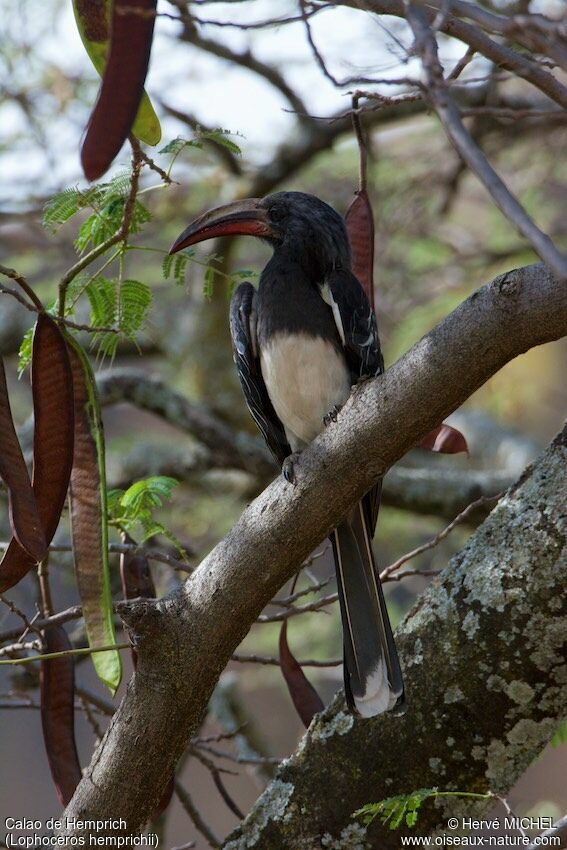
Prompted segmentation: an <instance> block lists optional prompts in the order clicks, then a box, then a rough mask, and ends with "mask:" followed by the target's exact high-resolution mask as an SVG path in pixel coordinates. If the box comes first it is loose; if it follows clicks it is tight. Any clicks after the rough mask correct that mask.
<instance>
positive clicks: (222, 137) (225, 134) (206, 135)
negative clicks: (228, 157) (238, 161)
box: [199, 127, 242, 156]
mask: <svg viewBox="0 0 567 850" xmlns="http://www.w3.org/2000/svg"><path fill="white" fill-rule="evenodd" d="M237 135H238V133H233V132H232V131H231V130H226V129H225V128H224V127H215V129H214V130H199V138H201V139H207V140H208V141H210V142H215V143H216V144H217V145H221V146H222V147H223V148H226V149H227V150H229V151H230V152H231V153H232V154H235V156H241V155H242V150H241V149H240V147H239V146H238V145H237V144H236V142H233V141H232V139H230V138H229V136H237Z"/></svg>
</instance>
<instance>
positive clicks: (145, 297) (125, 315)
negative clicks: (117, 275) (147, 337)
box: [118, 280, 152, 337]
mask: <svg viewBox="0 0 567 850" xmlns="http://www.w3.org/2000/svg"><path fill="white" fill-rule="evenodd" d="M151 303H152V291H151V289H150V287H149V286H147V284H145V283H141V282H140V281H139V280H124V281H123V282H122V284H121V286H120V296H119V313H118V315H119V321H118V326H119V329H120V330H121V331H122V333H124V334H126V336H128V337H133V336H134V335H135V334H136V333H137V332H138V331H139V330H141V329H142V328H143V326H144V324H145V321H146V318H147V315H148V310H149V309H150V306H151Z"/></svg>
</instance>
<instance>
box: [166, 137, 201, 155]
mask: <svg viewBox="0 0 567 850" xmlns="http://www.w3.org/2000/svg"><path fill="white" fill-rule="evenodd" d="M183 148H199V150H202V148H203V145H202V143H201V142H199V141H198V140H197V139H184V138H183V137H182V136H177V138H176V139H172V141H171V142H168V143H167V145H165V147H163V148H162V149H161V150H160V153H163V154H173V155H174V156H177V155H178V154H180V153H181V151H182V150H183Z"/></svg>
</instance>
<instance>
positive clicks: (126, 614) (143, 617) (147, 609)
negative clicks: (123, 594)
mask: <svg viewBox="0 0 567 850" xmlns="http://www.w3.org/2000/svg"><path fill="white" fill-rule="evenodd" d="M116 611H117V612H118V614H119V616H120V617H121V619H122V621H123V623H124V625H125V626H126V629H127V631H128V633H129V635H130V638H131V640H132V642H133V643H134V646H136V645H137V643H138V640H139V638H141V637H151V636H152V635H154V634H155V633H156V631H157V630H158V629H161V628H162V622H161V621H162V619H163V614H162V611H161V610H160V606H159V604H158V601H157V600H156V599H143V598H141V597H140V598H138V599H129V600H128V601H127V602H118V603H117V604H116Z"/></svg>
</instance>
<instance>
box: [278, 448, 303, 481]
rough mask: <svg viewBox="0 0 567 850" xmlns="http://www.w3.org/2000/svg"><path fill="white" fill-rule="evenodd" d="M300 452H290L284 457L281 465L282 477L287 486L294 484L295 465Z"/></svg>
mask: <svg viewBox="0 0 567 850" xmlns="http://www.w3.org/2000/svg"><path fill="white" fill-rule="evenodd" d="M299 455H300V452H292V453H291V454H290V455H288V456H287V457H286V459H285V460H284V462H283V463H282V475H283V477H284V478H285V480H286V481H287V482H288V484H295V483H296V479H295V468H294V466H295V463H296V461H297V460H298V458H299Z"/></svg>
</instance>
